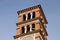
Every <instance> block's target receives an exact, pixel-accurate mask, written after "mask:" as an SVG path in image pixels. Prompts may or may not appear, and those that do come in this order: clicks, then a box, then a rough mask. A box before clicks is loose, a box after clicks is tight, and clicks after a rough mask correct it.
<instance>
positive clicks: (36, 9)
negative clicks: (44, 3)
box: [14, 5, 48, 40]
mask: <svg viewBox="0 0 60 40" xmlns="http://www.w3.org/2000/svg"><path fill="white" fill-rule="evenodd" d="M17 13H18V22H17V23H16V25H17V28H16V35H15V36H14V40H47V35H48V34H47V31H46V24H47V23H48V22H47V20H46V18H45V15H44V12H43V10H42V8H41V5H36V6H33V7H29V8H26V9H23V10H20V11H18V12H17Z"/></svg>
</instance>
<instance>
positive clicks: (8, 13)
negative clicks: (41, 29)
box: [0, 0, 60, 40]
mask: <svg viewBox="0 0 60 40" xmlns="http://www.w3.org/2000/svg"><path fill="white" fill-rule="evenodd" d="M33 1H34V0H0V40H14V38H13V36H14V35H15V34H16V22H17V17H18V15H17V11H18V10H21V9H24V8H28V7H30V6H33V5H34V3H35V4H41V6H42V8H43V11H44V13H45V16H46V18H47V20H48V24H47V32H48V40H60V0H35V2H33Z"/></svg>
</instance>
